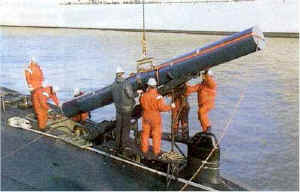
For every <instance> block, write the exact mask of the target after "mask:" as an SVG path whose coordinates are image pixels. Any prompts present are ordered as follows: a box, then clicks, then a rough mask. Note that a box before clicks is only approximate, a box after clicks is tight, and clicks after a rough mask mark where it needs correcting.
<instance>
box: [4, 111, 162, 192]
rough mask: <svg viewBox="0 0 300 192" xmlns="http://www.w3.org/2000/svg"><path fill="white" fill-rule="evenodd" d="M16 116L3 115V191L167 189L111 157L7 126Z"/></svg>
mask: <svg viewBox="0 0 300 192" xmlns="http://www.w3.org/2000/svg"><path fill="white" fill-rule="evenodd" d="M26 113H30V110H28V111H26V110H25V111H24V114H26ZM16 114H17V113H16V110H11V109H8V108H7V111H6V113H1V190H5V191H14V190H22V191H24V190H55V191H58V190H63V191H67V190H105V191H113V190H122V191H123V190H164V189H165V188H164V186H165V185H164V181H163V180H159V179H157V177H156V178H155V177H154V176H153V177H151V175H149V174H146V173H145V172H142V171H140V170H139V171H137V170H136V169H132V168H130V167H127V166H126V165H124V164H120V163H118V162H115V161H112V159H111V158H108V157H104V156H101V155H99V154H96V153H94V152H90V151H87V150H82V149H80V148H77V147H75V146H72V145H70V144H67V143H65V142H63V141H61V140H59V139H53V138H49V137H45V136H43V135H40V134H37V133H33V132H29V131H26V130H23V129H19V128H14V127H10V126H7V124H6V122H5V119H7V118H9V117H10V116H14V115H16ZM24 114H23V115H24ZM19 115H20V114H19ZM23 115H20V116H23ZM137 178H140V179H137Z"/></svg>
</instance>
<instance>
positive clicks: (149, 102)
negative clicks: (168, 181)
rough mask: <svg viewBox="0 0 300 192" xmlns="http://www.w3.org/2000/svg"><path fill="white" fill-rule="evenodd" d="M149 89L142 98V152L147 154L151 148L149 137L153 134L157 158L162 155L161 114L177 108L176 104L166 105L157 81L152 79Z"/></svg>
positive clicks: (154, 151) (149, 82) (154, 150)
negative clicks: (159, 91) (157, 87)
mask: <svg viewBox="0 0 300 192" xmlns="http://www.w3.org/2000/svg"><path fill="white" fill-rule="evenodd" d="M147 84H148V86H149V87H148V89H147V91H146V92H145V93H143V94H142V95H141V97H140V104H141V106H142V110H143V112H142V127H143V128H142V129H143V130H142V134H141V150H142V152H143V153H144V154H145V153H147V152H148V148H149V142H148V139H149V136H150V133H151V134H152V143H153V153H154V155H155V156H158V155H159V154H160V143H161V134H162V118H161V116H160V112H167V111H170V110H171V108H175V104H174V103H172V104H171V106H170V105H166V104H165V102H164V100H163V97H162V96H161V95H159V94H158V92H157V89H156V85H157V83H156V80H155V79H154V78H150V79H149V80H148V83H147Z"/></svg>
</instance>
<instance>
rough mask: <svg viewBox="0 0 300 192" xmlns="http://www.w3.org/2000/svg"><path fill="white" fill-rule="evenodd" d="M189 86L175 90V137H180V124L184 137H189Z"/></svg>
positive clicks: (173, 114)
mask: <svg viewBox="0 0 300 192" xmlns="http://www.w3.org/2000/svg"><path fill="white" fill-rule="evenodd" d="M186 91H187V86H186V84H183V85H181V86H180V87H178V88H175V89H174V94H173V97H174V98H173V99H174V103H175V105H176V107H175V108H174V109H172V119H173V121H174V122H173V129H174V133H175V135H178V131H179V130H178V129H179V124H180V125H181V134H182V136H183V137H188V136H189V130H188V121H189V119H188V116H189V111H190V105H189V103H188V99H187V97H188V96H187V94H186Z"/></svg>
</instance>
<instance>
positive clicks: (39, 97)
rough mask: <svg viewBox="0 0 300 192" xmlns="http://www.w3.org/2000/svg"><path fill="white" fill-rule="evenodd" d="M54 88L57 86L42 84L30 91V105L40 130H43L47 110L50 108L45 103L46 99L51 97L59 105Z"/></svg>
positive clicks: (46, 118) (45, 123) (46, 119)
mask: <svg viewBox="0 0 300 192" xmlns="http://www.w3.org/2000/svg"><path fill="white" fill-rule="evenodd" d="M56 90H57V88H52V86H45V87H43V86H42V87H39V88H36V89H35V90H33V91H32V94H31V95H32V105H33V109H34V112H35V115H36V117H37V120H38V127H39V129H40V130H41V131H45V128H46V125H47V121H48V111H50V110H51V109H50V107H49V105H48V103H47V101H48V99H52V100H53V101H54V103H55V104H56V105H57V106H58V105H59V101H58V98H57V97H56V93H55V92H56Z"/></svg>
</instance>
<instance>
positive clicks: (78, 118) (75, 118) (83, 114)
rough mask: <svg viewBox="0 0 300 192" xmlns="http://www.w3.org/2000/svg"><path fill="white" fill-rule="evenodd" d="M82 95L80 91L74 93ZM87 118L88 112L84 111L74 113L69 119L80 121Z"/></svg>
mask: <svg viewBox="0 0 300 192" xmlns="http://www.w3.org/2000/svg"><path fill="white" fill-rule="evenodd" d="M81 95H83V92H80V93H79V95H75V96H74V97H79V96H81ZM88 118H89V113H88V112H85V113H79V114H77V115H74V116H73V117H71V119H72V120H73V121H76V122H80V121H85V120H87V119H88Z"/></svg>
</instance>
